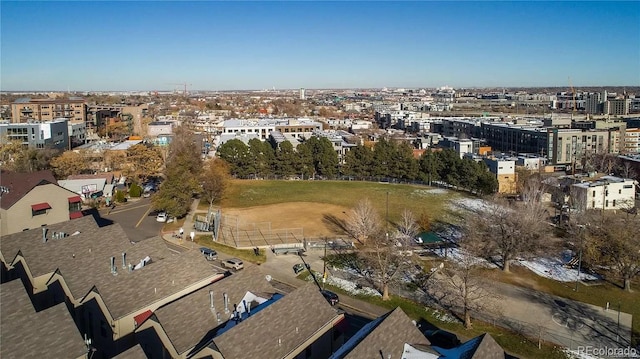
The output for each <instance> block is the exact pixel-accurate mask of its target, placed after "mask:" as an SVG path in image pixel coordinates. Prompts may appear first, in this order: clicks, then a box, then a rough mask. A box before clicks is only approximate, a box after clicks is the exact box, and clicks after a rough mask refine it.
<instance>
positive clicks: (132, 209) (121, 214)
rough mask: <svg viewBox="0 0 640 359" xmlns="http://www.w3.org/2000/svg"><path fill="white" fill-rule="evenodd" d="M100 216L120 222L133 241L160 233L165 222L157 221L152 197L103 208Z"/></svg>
mask: <svg viewBox="0 0 640 359" xmlns="http://www.w3.org/2000/svg"><path fill="white" fill-rule="evenodd" d="M100 216H101V217H102V218H105V219H107V220H111V221H113V222H114V223H118V224H120V226H122V229H123V230H124V232H125V233H126V234H127V236H128V237H129V239H130V240H131V241H133V242H139V241H142V240H145V239H147V238H151V237H155V236H158V235H160V232H161V231H162V226H163V225H164V223H160V222H157V221H156V213H154V212H152V211H151V199H150V198H140V199H135V200H130V201H129V202H126V203H119V204H117V205H116V207H115V208H114V209H111V208H103V209H101V210H100Z"/></svg>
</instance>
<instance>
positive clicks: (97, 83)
mask: <svg viewBox="0 0 640 359" xmlns="http://www.w3.org/2000/svg"><path fill="white" fill-rule="evenodd" d="M0 6H1V7H2V11H1V20H2V22H1V28H0V29H1V33H2V42H1V50H2V52H1V54H2V55H1V65H2V66H1V70H0V74H1V77H2V81H1V88H0V89H1V90H2V91H31V90H64V91H66V90H71V91H106V90H122V91H138V90H139V91H154V90H157V91H167V90H173V89H177V88H178V87H179V85H178V84H179V83H188V84H190V86H188V89H189V90H240V89H264V88H272V87H275V88H276V89H284V88H299V87H304V88H381V87H407V88H419V87H439V86H444V85H448V86H452V87H469V88H471V87H545V86H549V87H551V86H559V87H566V86H568V85H569V80H568V78H569V77H570V78H571V82H572V84H573V86H576V87H578V86H583V87H584V86H638V85H640V69H639V66H638V64H640V25H639V24H640V3H638V2H562V3H556V2H553V3H551V2H529V3H525V2H516V3H513V2H464V3H458V2H456V3H454V2H322V3H321V2H234V3H231V2H110V3H105V2H86V3H85V2H6V1H3V2H2V3H1V5H0ZM180 88H181V87H180Z"/></svg>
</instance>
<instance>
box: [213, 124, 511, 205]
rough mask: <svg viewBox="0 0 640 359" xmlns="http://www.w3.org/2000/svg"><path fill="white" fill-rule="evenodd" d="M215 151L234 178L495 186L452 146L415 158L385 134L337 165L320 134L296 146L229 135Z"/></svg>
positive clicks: (479, 189) (483, 190) (480, 189)
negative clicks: (296, 178) (227, 164)
mask: <svg viewBox="0 0 640 359" xmlns="http://www.w3.org/2000/svg"><path fill="white" fill-rule="evenodd" d="M217 153H218V156H219V157H220V158H221V159H223V160H225V161H226V162H227V163H229V166H230V171H231V175H232V176H234V177H237V178H285V179H289V178H292V177H300V178H302V179H305V178H312V177H313V178H316V177H319V178H322V179H337V178H345V177H348V178H350V179H358V180H363V179H374V178H375V179H395V180H397V181H404V182H411V181H422V182H428V183H429V184H431V183H432V182H434V181H442V182H446V183H448V184H449V185H451V186H455V187H458V188H461V189H466V190H469V191H471V192H474V193H478V194H489V193H493V192H495V191H496V190H497V188H498V181H497V179H496V177H495V176H494V175H493V174H492V173H491V172H489V170H488V168H487V167H486V165H485V164H484V163H482V162H476V161H474V160H471V159H467V158H460V156H459V155H458V154H457V153H456V152H455V151H453V150H451V149H444V150H442V151H435V152H433V151H427V152H425V154H424V155H423V156H421V157H420V158H419V159H416V158H415V157H414V156H413V147H412V146H411V145H409V144H408V143H406V142H396V141H391V140H388V139H386V138H382V139H380V140H379V141H378V142H376V144H375V146H373V148H371V147H369V146H365V145H362V144H358V145H356V146H355V147H353V148H351V150H350V151H348V152H347V153H346V155H345V158H344V161H343V163H342V164H341V163H340V161H339V158H338V154H337V152H336V151H335V150H334V148H333V144H332V143H331V141H329V140H328V139H327V138H324V137H323V138H318V137H311V138H309V139H307V140H305V141H304V142H302V143H301V144H299V145H298V146H297V147H296V148H295V149H294V148H293V145H292V144H291V143H290V142H289V141H285V142H283V143H280V144H279V145H278V146H272V144H271V143H269V142H263V141H260V140H258V139H252V140H250V141H249V143H248V145H247V144H245V143H244V142H242V141H240V140H238V139H233V140H230V141H227V142H225V143H224V144H222V145H221V146H220V147H219V148H218V152H217Z"/></svg>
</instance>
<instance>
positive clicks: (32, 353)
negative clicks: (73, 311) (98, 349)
mask: <svg viewBox="0 0 640 359" xmlns="http://www.w3.org/2000/svg"><path fill="white" fill-rule="evenodd" d="M0 318H2V320H1V321H0V338H2V345H0V357H2V358H4V359H12V358H78V359H80V358H86V357H87V346H86V345H85V342H84V340H83V338H82V336H81V335H80V332H78V328H76V325H75V323H74V321H73V318H72V317H71V315H70V314H69V310H67V307H66V306H64V305H63V304H58V305H55V306H53V307H51V308H48V309H46V310H41V311H36V310H35V308H34V307H33V304H32V303H31V299H30V298H29V295H28V294H27V292H26V291H25V288H24V286H23V285H22V282H21V281H19V280H13V281H10V282H8V283H3V284H2V285H0Z"/></svg>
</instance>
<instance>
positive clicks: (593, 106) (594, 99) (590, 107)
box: [584, 92, 603, 114]
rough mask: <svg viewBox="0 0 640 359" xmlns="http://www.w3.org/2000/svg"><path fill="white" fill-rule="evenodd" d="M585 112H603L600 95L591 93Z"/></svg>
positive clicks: (587, 99)
mask: <svg viewBox="0 0 640 359" xmlns="http://www.w3.org/2000/svg"><path fill="white" fill-rule="evenodd" d="M584 107H585V111H586V112H587V113H589V114H601V113H602V110H603V104H602V98H601V96H600V94H599V93H597V92H596V93H590V94H588V95H587V98H586V102H585V106H584Z"/></svg>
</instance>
